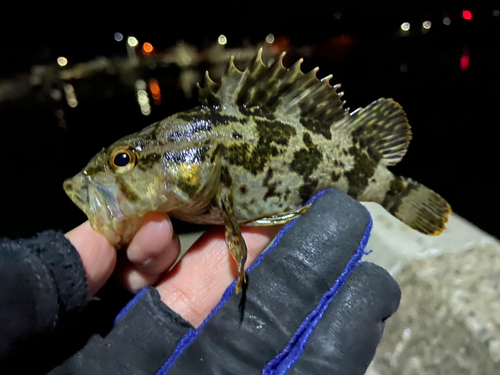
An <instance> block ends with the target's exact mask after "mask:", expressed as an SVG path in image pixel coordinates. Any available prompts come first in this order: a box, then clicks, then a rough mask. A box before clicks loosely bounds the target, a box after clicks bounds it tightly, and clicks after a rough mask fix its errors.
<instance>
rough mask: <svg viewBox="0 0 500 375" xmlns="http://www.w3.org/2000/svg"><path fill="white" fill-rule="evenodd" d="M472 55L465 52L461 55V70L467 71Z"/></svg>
mask: <svg viewBox="0 0 500 375" xmlns="http://www.w3.org/2000/svg"><path fill="white" fill-rule="evenodd" d="M469 62H470V57H469V55H468V54H466V53H464V54H463V55H462V56H460V70H461V71H462V72H465V71H466V70H467V69H468V68H469Z"/></svg>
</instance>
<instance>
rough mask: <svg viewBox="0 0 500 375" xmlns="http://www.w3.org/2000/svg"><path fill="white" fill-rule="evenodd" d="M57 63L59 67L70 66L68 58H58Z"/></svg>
mask: <svg viewBox="0 0 500 375" xmlns="http://www.w3.org/2000/svg"><path fill="white" fill-rule="evenodd" d="M57 63H58V64H59V66H66V65H67V64H68V59H67V58H66V57H63V56H61V57H58V58H57Z"/></svg>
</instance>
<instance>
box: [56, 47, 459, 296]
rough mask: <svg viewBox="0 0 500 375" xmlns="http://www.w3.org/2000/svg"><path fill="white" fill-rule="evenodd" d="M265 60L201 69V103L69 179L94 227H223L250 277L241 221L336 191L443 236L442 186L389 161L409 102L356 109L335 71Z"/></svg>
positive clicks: (295, 210)
mask: <svg viewBox="0 0 500 375" xmlns="http://www.w3.org/2000/svg"><path fill="white" fill-rule="evenodd" d="M283 57H284V54H282V55H281V56H280V58H279V59H277V60H276V61H275V62H274V63H273V64H271V65H270V66H267V65H265V64H264V63H263V61H262V50H259V52H258V53H257V55H256V57H255V58H254V59H253V60H252V62H251V63H250V65H249V66H248V67H247V69H246V70H245V71H243V72H241V71H239V70H238V69H237V68H236V66H235V65H234V58H231V60H230V62H229V66H228V70H227V72H226V73H225V74H224V75H223V76H222V79H221V83H220V84H218V83H216V82H214V81H212V80H211V79H210V77H209V76H208V73H207V74H206V76H205V84H204V86H203V87H201V86H199V99H200V106H199V107H196V108H193V109H191V110H188V111H185V112H180V113H177V114H174V115H172V116H169V117H167V118H166V119H164V120H162V121H159V122H157V123H154V124H152V125H150V126H149V127H147V128H145V129H143V130H142V131H139V132H137V133H134V134H131V135H129V136H126V137H123V138H121V139H120V140H118V141H116V142H115V143H113V144H112V145H111V146H109V147H107V148H104V149H102V150H101V151H100V152H99V153H98V154H97V155H95V156H94V157H93V158H92V159H91V160H90V162H89V163H88V165H87V166H86V167H85V168H84V169H83V170H82V171H81V172H80V173H78V174H77V175H76V176H74V177H73V178H71V179H68V180H66V181H65V183H64V189H65V191H66V193H67V194H68V196H69V197H70V198H71V199H72V200H73V201H74V202H75V203H76V204H77V205H78V207H80V209H82V210H83V211H84V212H85V213H86V215H87V216H88V218H89V220H90V223H91V225H92V228H94V230H96V231H98V232H101V233H103V234H104V235H105V236H106V237H107V238H108V240H109V241H110V242H111V243H113V244H115V245H116V246H117V247H119V246H122V245H124V244H126V243H128V242H129V241H130V239H131V238H132V236H133V235H134V233H135V232H136V231H137V230H138V228H139V227H140V225H141V223H142V218H143V217H144V215H145V214H147V213H148V212H152V211H160V212H166V213H168V214H169V215H171V216H173V217H177V218H179V219H181V220H184V221H188V222H192V223H200V224H214V225H224V226H225V233H226V244H227V247H228V249H229V251H230V253H231V254H232V256H233V257H234V259H235V260H236V262H237V263H238V270H239V271H238V283H237V286H236V290H237V291H239V290H240V289H241V287H242V284H243V282H244V281H245V271H244V265H245V261H246V245H245V242H244V240H243V237H242V235H241V229H240V226H242V225H253V226H260V225H277V224H283V223H287V222H289V221H291V220H293V219H294V218H296V217H298V216H300V215H301V214H303V213H304V212H306V211H307V208H308V206H305V204H306V202H307V201H308V200H309V199H310V198H311V197H312V196H314V195H315V194H316V193H318V192H319V191H321V190H324V189H327V188H334V189H337V190H340V191H343V192H345V193H347V194H349V195H350V196H352V197H353V198H356V199H358V200H361V201H372V202H377V203H380V204H381V205H382V206H383V207H385V208H386V209H387V210H388V212H390V213H391V214H393V215H394V216H395V217H397V218H398V219H400V220H401V221H402V222H404V223H405V224H407V225H408V226H410V227H411V228H413V229H415V230H417V231H420V232H422V233H425V234H439V233H440V232H441V231H442V230H443V229H444V227H445V223H446V221H447V219H448V217H449V215H450V213H451V208H450V206H449V204H448V203H447V202H446V201H445V200H444V199H443V198H442V197H441V196H439V195H438V194H437V193H435V192H433V191H432V190H430V189H429V188H427V187H425V186H423V185H422V184H419V183H417V182H415V181H413V180H411V179H409V178H404V177H399V176H394V175H393V174H392V172H390V171H389V169H388V168H387V167H389V166H392V165H395V164H396V163H398V162H399V161H400V160H401V159H402V158H403V156H404V154H405V153H406V150H407V148H408V145H409V142H410V139H411V130H410V126H409V124H408V120H407V117H406V114H405V112H404V111H403V109H402V107H401V106H400V105H399V104H398V103H396V102H395V101H394V100H392V99H384V98H381V99H378V100H376V101H374V102H373V103H371V104H369V105H368V106H366V107H365V108H360V109H357V110H356V111H353V112H349V109H348V108H345V101H344V100H343V99H342V96H343V93H342V92H338V90H339V89H340V85H335V86H333V87H332V86H331V85H330V84H329V81H330V80H331V78H332V76H331V75H330V76H327V77H325V78H324V79H322V80H319V79H318V78H317V77H316V74H317V72H318V69H317V68H316V69H313V70H312V71H311V72H309V73H307V74H305V73H303V72H302V71H301V69H300V65H301V64H302V59H300V60H299V61H298V62H297V63H295V64H294V65H292V66H291V67H290V68H289V69H286V68H285V67H284V66H283Z"/></svg>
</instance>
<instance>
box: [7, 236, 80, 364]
mask: <svg viewBox="0 0 500 375" xmlns="http://www.w3.org/2000/svg"><path fill="white" fill-rule="evenodd" d="M86 301H87V278H86V275H85V270H84V269H83V265H82V262H81V259H80V256H79V254H78V252H77V251H76V249H75V248H74V247H73V246H72V245H71V243H70V242H69V241H68V240H67V239H66V238H65V237H64V235H63V234H62V233H58V232H55V231H47V232H43V233H40V234H38V235H37V236H36V237H34V238H31V239H18V240H8V239H0V369H3V370H6V369H8V368H11V367H12V366H16V367H17V366H19V365H20V363H21V362H22V361H24V362H26V361H29V360H30V358H33V357H32V356H31V355H30V354H29V353H30V352H31V353H36V351H37V349H36V348H37V347H38V346H39V345H43V342H44V340H46V338H47V337H48V336H49V335H50V334H51V333H53V332H54V330H55V329H56V327H58V326H59V325H60V324H61V323H64V322H65V321H67V320H68V318H69V317H70V316H71V315H73V314H74V313H75V312H78V311H80V310H81V309H82V308H83V307H84V306H85V304H86ZM1 372H3V371H1Z"/></svg>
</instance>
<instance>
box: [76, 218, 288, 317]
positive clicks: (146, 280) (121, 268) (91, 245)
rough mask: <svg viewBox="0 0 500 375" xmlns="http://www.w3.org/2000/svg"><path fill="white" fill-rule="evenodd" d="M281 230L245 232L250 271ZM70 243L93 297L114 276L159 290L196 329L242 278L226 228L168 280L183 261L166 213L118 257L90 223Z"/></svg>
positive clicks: (197, 247) (200, 244) (205, 239)
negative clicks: (227, 289)
mask: <svg viewBox="0 0 500 375" xmlns="http://www.w3.org/2000/svg"><path fill="white" fill-rule="evenodd" d="M282 228H283V226H275V227H244V228H242V233H243V237H244V238H245V242H246V243H247V246H248V260H247V267H248V266H249V265H250V264H251V263H253V261H254V260H255V259H256V258H257V256H258V255H259V254H260V253H261V252H262V251H263V250H264V249H265V248H266V247H267V246H268V245H269V243H270V242H271V240H272V239H273V238H274V237H275V236H276V234H277V233H278V232H279V231H280V230H281V229H282ZM66 237H67V238H68V239H69V240H70V242H71V243H72V244H73V246H75V248H76V249H77V251H78V252H79V253H80V257H81V259H82V262H83V266H84V268H85V271H86V273H87V279H88V285H89V294H90V295H91V296H93V295H95V294H96V293H97V291H98V290H99V289H100V288H101V287H102V286H103V285H104V284H105V283H106V281H107V280H108V279H109V278H110V277H111V275H112V274H113V273H114V276H115V277H116V278H117V279H118V280H119V281H121V283H122V285H123V286H124V287H125V288H126V289H127V290H129V291H131V292H134V293H135V292H137V291H139V290H140V289H141V288H143V287H144V286H147V285H155V286H156V288H157V290H158V292H159V293H160V296H161V300H162V301H163V302H164V303H165V304H166V305H167V306H169V307H170V308H171V309H172V310H174V311H176V312H177V313H178V314H179V315H181V316H182V317H183V318H184V319H186V320H187V321H188V322H190V323H191V324H192V325H193V326H195V327H197V326H199V325H200V324H201V322H202V321H203V320H204V319H205V318H206V317H207V316H208V314H209V313H210V311H212V309H213V308H214V307H215V306H216V305H217V303H218V302H219V300H220V298H221V297H222V294H223V293H224V291H225V290H226V288H227V286H228V285H229V284H231V282H232V281H233V280H234V279H235V278H236V277H237V275H238V271H237V265H236V263H235V262H234V260H233V258H232V257H231V255H230V254H229V252H228V250H227V246H226V243H225V239H224V228H223V227H214V228H211V229H209V230H208V231H207V232H206V233H205V234H204V235H202V236H201V238H200V239H199V240H198V241H197V242H196V243H195V244H194V245H193V246H192V247H191V249H190V250H189V251H188V252H187V254H186V255H185V256H184V257H183V259H182V261H181V264H179V265H177V266H176V267H175V268H174V269H173V270H172V271H171V272H169V273H167V274H166V271H167V270H169V269H170V267H171V266H172V265H173V264H174V262H175V260H176V259H177V257H178V256H179V252H180V242H179V238H178V237H177V235H176V234H175V233H174V231H173V227H172V223H171V221H170V218H169V217H168V216H167V215H165V214H163V213H158V212H154V213H149V214H148V215H147V216H146V217H145V220H144V224H143V226H142V227H141V229H140V230H139V231H138V232H137V233H136V235H135V236H134V238H133V239H132V241H131V242H130V244H129V245H128V246H127V247H126V248H124V249H121V250H119V251H118V252H117V251H116V249H115V248H114V247H113V246H112V245H110V244H109V242H108V241H107V240H106V238H105V237H104V236H103V235H101V234H99V233H97V232H95V231H94V230H92V228H91V227H90V223H89V222H88V221H87V222H85V223H83V224H82V225H80V226H79V227H77V228H75V229H73V230H72V231H70V232H68V233H66ZM117 255H118V257H117ZM117 258H118V260H117Z"/></svg>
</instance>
